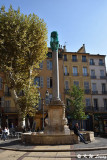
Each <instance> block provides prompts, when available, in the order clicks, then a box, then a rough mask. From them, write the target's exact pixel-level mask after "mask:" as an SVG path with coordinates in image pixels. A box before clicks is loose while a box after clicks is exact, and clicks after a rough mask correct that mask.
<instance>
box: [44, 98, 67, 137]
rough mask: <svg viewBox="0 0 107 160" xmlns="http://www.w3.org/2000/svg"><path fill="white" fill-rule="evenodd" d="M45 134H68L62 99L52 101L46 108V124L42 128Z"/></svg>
mask: <svg viewBox="0 0 107 160" xmlns="http://www.w3.org/2000/svg"><path fill="white" fill-rule="evenodd" d="M44 133H45V134H53V135H54V134H60V135H61V134H66V135H70V130H69V128H68V126H67V119H66V118H65V105H64V104H63V102H62V101H60V100H59V101H52V102H51V104H50V105H49V108H48V125H47V126H46V127H45V130H44Z"/></svg>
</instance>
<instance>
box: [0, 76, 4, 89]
mask: <svg viewBox="0 0 107 160" xmlns="http://www.w3.org/2000/svg"><path fill="white" fill-rule="evenodd" d="M2 88H3V79H2V78H1V77H0V90H2Z"/></svg>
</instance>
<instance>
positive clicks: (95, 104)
mask: <svg viewBox="0 0 107 160" xmlns="http://www.w3.org/2000/svg"><path fill="white" fill-rule="evenodd" d="M94 109H95V110H98V99H94Z"/></svg>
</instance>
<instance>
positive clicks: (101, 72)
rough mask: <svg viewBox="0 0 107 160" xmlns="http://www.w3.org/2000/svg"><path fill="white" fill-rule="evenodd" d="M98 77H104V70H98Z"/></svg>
mask: <svg viewBox="0 0 107 160" xmlns="http://www.w3.org/2000/svg"><path fill="white" fill-rule="evenodd" d="M100 78H104V70H100Z"/></svg>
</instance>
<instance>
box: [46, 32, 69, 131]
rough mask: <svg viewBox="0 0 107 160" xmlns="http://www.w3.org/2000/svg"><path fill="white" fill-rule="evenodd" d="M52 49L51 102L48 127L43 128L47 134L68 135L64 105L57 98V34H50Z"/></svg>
mask: <svg viewBox="0 0 107 160" xmlns="http://www.w3.org/2000/svg"><path fill="white" fill-rule="evenodd" d="M50 45H51V49H52V82H53V87H52V101H51V103H50V104H49V107H48V126H47V127H46V128H45V133H47V134H70V130H69V129H68V126H67V125H66V124H67V119H66V118H65V105H64V103H63V102H62V101H61V100H60V98H59V66H58V47H59V41H58V33H57V32H56V31H53V32H52V33H51V41H50Z"/></svg>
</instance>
